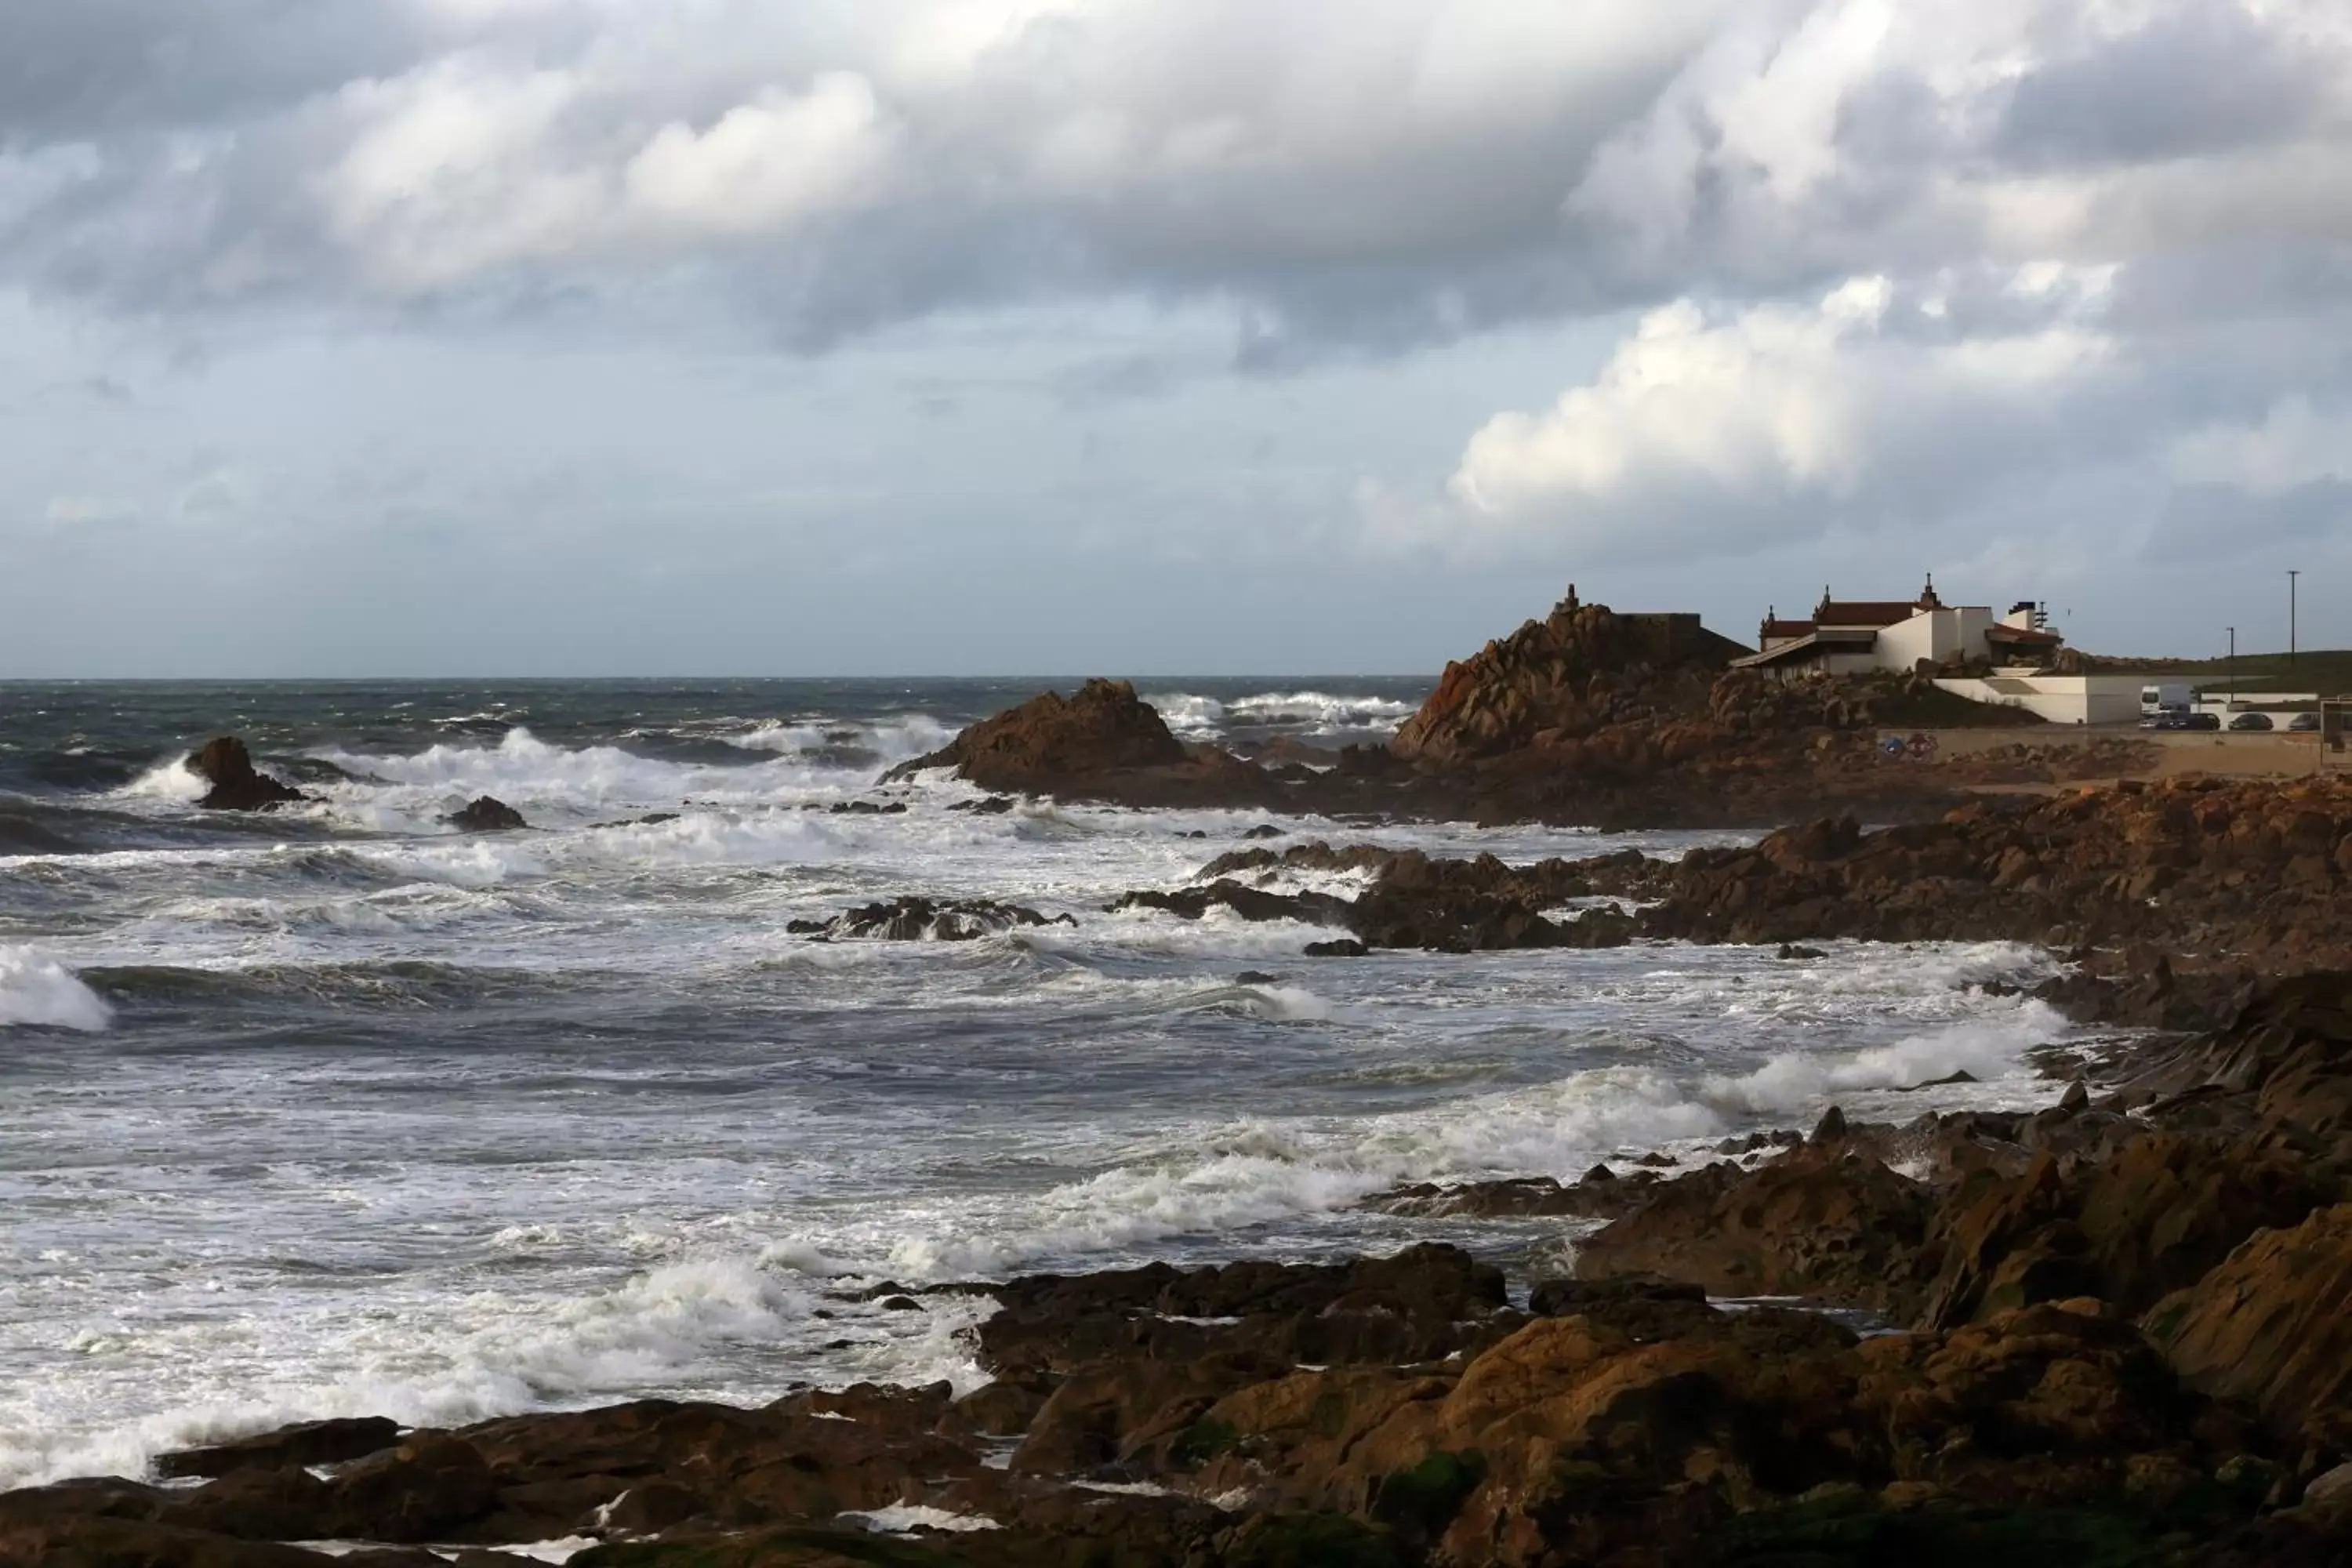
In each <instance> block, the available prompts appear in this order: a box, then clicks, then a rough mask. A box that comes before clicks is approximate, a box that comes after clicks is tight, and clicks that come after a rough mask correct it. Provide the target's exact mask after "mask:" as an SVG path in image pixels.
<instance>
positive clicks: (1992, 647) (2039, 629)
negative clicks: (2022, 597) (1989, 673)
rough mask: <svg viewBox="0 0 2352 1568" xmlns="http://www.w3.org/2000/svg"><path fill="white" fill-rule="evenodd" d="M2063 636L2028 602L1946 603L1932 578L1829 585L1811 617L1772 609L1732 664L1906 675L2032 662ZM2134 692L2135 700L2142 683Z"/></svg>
mask: <svg viewBox="0 0 2352 1568" xmlns="http://www.w3.org/2000/svg"><path fill="white" fill-rule="evenodd" d="M2064 641H2065V638H2063V637H2061V636H2059V635H2058V634H2057V633H2056V632H2053V631H2052V630H2051V629H2050V627H2049V625H2048V621H2047V617H2046V616H2043V615H2042V611H2041V608H2040V606H2038V605H2034V604H2032V603H2031V602H2030V601H2029V602H2024V603H2021V604H2018V605H2012V606H2011V609H2010V612H2009V614H2007V615H2006V616H1995V615H1994V614H1993V613H1992V610H1991V609H1990V607H1989V606H1987V605H1947V604H1945V603H1944V601H1943V600H1942V599H1941V598H1939V597H1937V594H1936V583H1935V579H1934V578H1932V577H1931V578H1929V579H1928V580H1927V587H1926V588H1924V589H1923V590H1921V592H1920V595H1919V596H1918V597H1917V598H1916V599H1913V600H1909V601H1903V600H1884V599H1838V598H1834V597H1832V595H1831V594H1830V592H1829V590H1828V589H1826V588H1824V589H1823V590H1822V602H1821V603H1820V604H1818V605H1814V606H1813V614H1812V618H1811V619H1810V620H1802V621H1784V620H1782V619H1780V616H1779V615H1778V614H1777V613H1769V612H1768V613H1767V614H1766V616H1765V617H1764V624H1763V625H1762V626H1760V627H1759V629H1758V635H1757V647H1758V648H1759V652H1757V653H1754V654H1751V655H1749V656H1748V658H1742V659H1737V660H1734V661H1733V666H1732V667H1733V668H1736V669H1762V670H1767V671H1769V672H1770V673H1772V674H1775V675H1779V676H1782V677H1789V676H1797V675H1814V674H1826V675H1863V674H1868V673H1871V672H1873V671H1881V670H1884V671H1893V672H1897V673H1907V672H1909V671H1911V670H1914V669H1916V668H1919V667H1920V666H1921V665H1922V664H1925V665H1927V666H1928V667H1929V668H1937V669H1952V668H1959V667H1961V666H1966V665H1979V666H1981V665H1988V664H2009V665H2016V664H2027V665H2030V664H2031V663H2032V661H2033V660H2035V659H2038V658H2048V657H2049V656H2051V655H2052V654H2054V653H2056V652H2057V651H2058V649H2059V647H2061V646H2062V645H2063V643H2064ZM2132 695H2133V698H2134V700H2135V701H2137V698H2138V691H2137V688H2135V689H2134V691H2133V694H2132Z"/></svg>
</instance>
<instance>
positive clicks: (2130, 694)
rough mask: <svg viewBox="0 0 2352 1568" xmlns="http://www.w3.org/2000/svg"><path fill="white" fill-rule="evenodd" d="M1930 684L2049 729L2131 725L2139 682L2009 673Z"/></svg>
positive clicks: (2019, 671) (2137, 710) (2023, 670)
mask: <svg viewBox="0 0 2352 1568" xmlns="http://www.w3.org/2000/svg"><path fill="white" fill-rule="evenodd" d="M1936 684H1937V686H1938V687H1940V688H1941V689H1944V690H1946V691H1948V692H1950V693H1951V694H1952V695H1953V696H1955V697H1965V698H1967V699H1968V700H1969V701H1971V702H1987V703H1990V704H1992V705H1994V706H1995V707H2001V708H2021V709H2023V710H2026V711H2027V712H2029V713H2032V714H2036V715H2038V716H2040V717H2041V718H2043V719H2046V720H2048V721H2050V722H2052V723H2053V724H2131V723H2136V722H2137V721H2138V720H2139V716H2140V703H2139V694H2140V686H2141V678H2140V677H2138V676H2137V675H2051V674H2047V673H2045V672H2043V671H2042V670H2039V669H2031V668H2014V669H1996V670H1994V671H1993V672H1992V673H1991V674H1990V675H1984V676H1961V677H1939V678H1937V681H1936Z"/></svg>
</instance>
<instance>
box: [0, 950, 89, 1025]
mask: <svg viewBox="0 0 2352 1568" xmlns="http://www.w3.org/2000/svg"><path fill="white" fill-rule="evenodd" d="M113 1022H114V1009H112V1008H111V1007H109V1006H108V1005H106V1004H105V1003H104V1002H103V1001H101V1000H100V998H99V994H98V993H97V992H95V991H92V990H91V989H90V988H89V986H87V985H85V984H82V983H81V980H80V979H79V977H78V976H77V975H76V974H75V973H74V972H73V971H72V970H70V969H68V968H67V967H66V966H65V965H64V964H62V963H58V961H57V960H55V959H53V958H49V957H47V956H45V955H44V954H41V953H38V952H34V951H33V950H32V949H31V948H27V947H0V1028H5V1027H7V1026H11V1025H34V1026H47V1027H50V1028H63V1029H81V1030H84V1031H86V1032H89V1033H95V1032H97V1031H99V1030H100V1029H103V1028H105V1027H107V1026H109V1025H110V1024H111V1023H113Z"/></svg>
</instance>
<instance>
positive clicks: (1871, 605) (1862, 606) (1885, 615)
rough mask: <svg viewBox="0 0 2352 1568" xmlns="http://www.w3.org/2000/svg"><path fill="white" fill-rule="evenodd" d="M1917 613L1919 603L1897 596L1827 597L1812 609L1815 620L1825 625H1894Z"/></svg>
mask: <svg viewBox="0 0 2352 1568" xmlns="http://www.w3.org/2000/svg"><path fill="white" fill-rule="evenodd" d="M1918 613H1919V606H1918V605H1911V604H1905V603H1902V602H1901V601H1899V600H1894V599H1844V600H1839V599H1824V600H1822V603H1821V605H1820V607H1819V608H1817V609H1815V610H1814V611H1813V622H1814V624H1815V625H1817V626H1895V625H1896V624H1898V623H1900V622H1903V621H1907V620H1909V619H1910V618H1911V617H1912V616H1916V615H1917V614H1918Z"/></svg>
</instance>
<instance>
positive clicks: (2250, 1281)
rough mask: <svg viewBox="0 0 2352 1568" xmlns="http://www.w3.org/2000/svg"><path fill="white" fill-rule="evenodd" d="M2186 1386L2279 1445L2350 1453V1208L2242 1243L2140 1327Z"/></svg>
mask: <svg viewBox="0 0 2352 1568" xmlns="http://www.w3.org/2000/svg"><path fill="white" fill-rule="evenodd" d="M2144 1326H2145V1327H2146V1328H2147V1331H2148V1334H2149V1336H2150V1337H2151V1338H2152V1339H2153V1340H2154V1341H2155V1342H2156V1343H2157V1345H2158V1347H2159V1348H2160V1349H2161V1350H2162V1351H2163V1352H2164V1354H2165V1357H2166V1359H2167V1360H2168V1361H2169V1362H2170V1363H2172V1365H2173V1366H2174V1367H2176V1368H2177V1369H2179V1373H2180V1374H2181V1376H2182V1377H2183V1378H2184V1379H2185V1380H2186V1381H2187V1382H2188V1384H2189V1386H2190V1387H2192V1388H2196V1389H2198V1390H2200V1391H2201V1392H2203V1393H2205V1394H2211V1395H2214V1396H2216V1397H2219V1398H2226V1399H2235V1400H2242V1401H2244V1402H2245V1403H2246V1404H2248V1405H2252V1406H2253V1407H2254V1408H2255V1409H2256V1410H2258V1411H2259V1412H2260V1413H2261V1415H2262V1417H2263V1421H2264V1422H2265V1423H2266V1424H2267V1425H2268V1426H2270V1427H2271V1428H2272V1429H2273V1432H2275V1433H2276V1434H2277V1435H2278V1436H2279V1437H2281V1438H2282V1439H2284V1440H2286V1441H2289V1442H2293V1443H2295V1444H2298V1445H2300V1446H2303V1447H2309V1448H2311V1449H2313V1450H2315V1451H2316V1452H2317V1453H2320V1454H2326V1455H2333V1456H2338V1457H2341V1456H2343V1455H2346V1454H2347V1453H2352V1204H2339V1205H2335V1206H2333V1207H2329V1208H2325V1209H2321V1210H2319V1211H2318V1212H2317V1213H2315V1214H2313V1215H2309V1216H2308V1217H2306V1218H2305V1220H2304V1221H2303V1222H2302V1223H2301V1224H2299V1225H2295V1226H2287V1227H2284V1228H2280V1229H2273V1230H2264V1231H2263V1232H2260V1233H2259V1234H2257V1235H2255V1236H2252V1237H2249V1238H2248V1239H2247V1240H2246V1241H2245V1242H2244V1244H2243V1245H2242V1246H2241V1247H2238V1249H2237V1250H2236V1251H2234V1252H2232V1253H2231V1255H2230V1256H2229V1258H2228V1259H2227V1260H2226V1261H2224V1262H2223V1263H2222V1264H2221V1267H2219V1268H2215V1269H2213V1270H2212V1271H2211V1272H2210V1273H2208V1274H2206V1275H2205V1276H2204V1277H2203V1278H2201V1279H2198V1280H2197V1281H2196V1282H2195V1283H2194V1284H2192V1285H2189V1286H2188V1287H2187V1288H2185V1289H2181V1290H2179V1291H2178V1292H2176V1293H2175V1294H2173V1295H2170V1296H2168V1297H2166V1298H2165V1299H2164V1300H2162V1301H2160V1302H2158V1304H2157V1305H2156V1306H2155V1307H2153V1308H2152V1309H2150V1310H2149V1311H2148V1313H2147V1318H2146V1320H2145V1321H2144Z"/></svg>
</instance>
